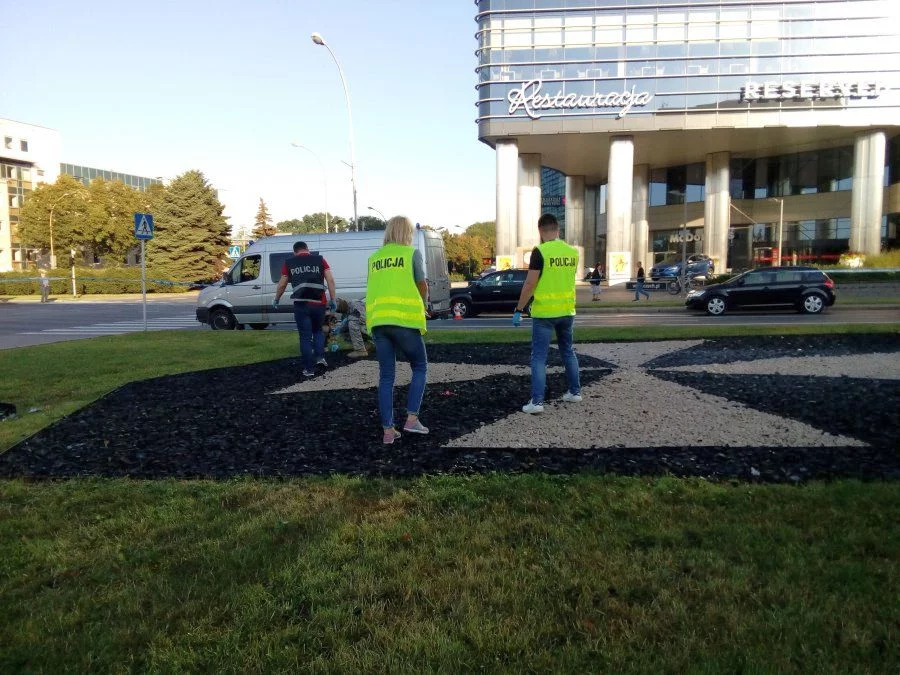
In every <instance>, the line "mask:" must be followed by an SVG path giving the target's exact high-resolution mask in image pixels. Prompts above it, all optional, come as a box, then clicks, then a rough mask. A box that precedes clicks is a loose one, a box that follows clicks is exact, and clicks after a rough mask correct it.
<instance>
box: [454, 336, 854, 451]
mask: <svg viewBox="0 0 900 675" xmlns="http://www.w3.org/2000/svg"><path fill="white" fill-rule="evenodd" d="M702 342H703V341H702V340H680V341H669V342H632V343H610V344H582V345H578V346H577V351H578V353H579V354H585V355H588V356H593V357H596V358H599V359H603V360H605V361H609V362H611V363H614V364H616V365H617V366H618V367H619V370H617V371H615V372H613V373H612V374H611V375H609V376H608V377H606V378H604V379H603V380H601V381H600V382H598V383H596V384H593V385H590V386H587V387H585V388H584V389H583V390H582V395H583V396H584V400H583V401H582V402H581V403H563V402H562V401H548V402H545V405H544V412H543V413H541V414H538V415H529V414H527V413H521V412H519V413H515V414H513V415H510V416H508V417H506V418H504V419H502V420H499V421H497V422H495V423H493V424H490V425H485V426H483V427H482V428H481V429H479V430H477V431H475V432H473V433H470V434H467V435H465V436H463V437H460V438H457V439H454V440H453V441H451V442H450V443H449V444H448V445H449V446H451V447H509V448H534V447H538V448H590V447H596V448H609V447H650V446H652V447H679V446H691V445H721V446H729V447H744V446H764V447H794V446H798V445H807V446H839V445H848V446H864V445H865V443H863V442H861V441H858V440H856V439H854V438H850V437H847V436H836V435H833V434H829V433H827V432H825V431H822V430H821V429H816V428H815V427H812V426H810V425H808V424H804V423H803V422H799V421H797V420H793V419H788V418H783V417H778V416H777V415H772V414H769V413H765V412H760V411H758V410H754V409H753V408H750V407H747V406H745V405H743V404H741V403H737V402H735V401H729V400H728V399H724V398H721V397H718V396H713V395H711V394H706V393H703V392H700V391H697V390H695V389H691V388H690V387H685V386H683V385H680V384H676V383H674V382H667V381H665V380H660V379H657V378H655V377H653V376H652V375H649V374H647V372H646V371H645V370H644V369H643V368H642V367H641V366H642V365H643V364H645V363H648V362H649V361H651V360H652V359H655V358H656V357H658V356H661V355H663V354H667V353H669V352H674V351H679V350H682V349H688V348H690V347H694V346H696V345H699V344H701V343H702ZM773 360H774V359H773ZM704 368H706V367H704ZM527 398H528V392H527V391H524V392H522V399H523V400H522V404H523V405H524V404H525V403H526V402H527V401H526V399H527Z"/></svg>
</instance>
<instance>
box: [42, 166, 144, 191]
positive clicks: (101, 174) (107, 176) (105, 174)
mask: <svg viewBox="0 0 900 675" xmlns="http://www.w3.org/2000/svg"><path fill="white" fill-rule="evenodd" d="M59 172H60V173H61V174H63V173H64V174H66V175H69V176H72V177H73V178H77V179H78V180H80V181H81V182H82V183H84V185H85V187H87V186H88V185H90V183H91V181H92V180H94V179H96V178H100V179H102V180H105V181H113V180H117V181H120V182H122V183H125V185H127V186H128V187H132V188H134V189H135V190H139V191H141V192H146V191H147V188H149V187H150V186H151V185H153V184H154V183H157V184H160V185H162V180H160V179H158V178H147V177H145V176H133V175H131V174H128V173H120V172H118V171H108V170H106V169H94V168H92V167H89V166H78V165H77V164H60V165H59Z"/></svg>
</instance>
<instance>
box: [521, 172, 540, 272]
mask: <svg viewBox="0 0 900 675" xmlns="http://www.w3.org/2000/svg"><path fill="white" fill-rule="evenodd" d="M518 176H519V178H518V181H519V197H518V211H517V215H516V220H517V227H516V229H517V232H518V236H517V238H516V248H518V249H520V250H521V253H520V252H519V251H517V252H516V253H517V256H521V255H522V254H523V253H525V252H528V251H531V249H533V248H534V247H535V246H537V245H538V244H540V243H541V241H540V239H541V238H540V235H538V228H537V224H538V219H539V218H540V217H541V156H540V155H537V154H525V155H519V172H518ZM523 263H524V260H523V259H522V257H517V258H516V265H517V266H521V265H523Z"/></svg>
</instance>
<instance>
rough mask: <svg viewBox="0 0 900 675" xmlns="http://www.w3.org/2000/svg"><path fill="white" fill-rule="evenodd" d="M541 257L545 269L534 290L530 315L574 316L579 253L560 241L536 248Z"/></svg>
mask: <svg viewBox="0 0 900 675" xmlns="http://www.w3.org/2000/svg"><path fill="white" fill-rule="evenodd" d="M537 248H538V251H540V252H541V256H543V258H544V269H543V270H542V271H541V278H540V280H539V281H538V283H537V286H536V287H535V289H534V302H532V303H531V316H533V317H535V318H536V319H553V318H556V317H559V316H574V315H575V274H576V272H577V270H578V251H577V249H574V248H572V247H571V246H569V245H568V244H567V243H566V242H564V241H561V240H559V239H554V240H553V241H548V242H544V243H543V244H541V245H540V246H538V247H537Z"/></svg>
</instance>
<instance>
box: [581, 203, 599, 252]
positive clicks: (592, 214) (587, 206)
mask: <svg viewBox="0 0 900 675" xmlns="http://www.w3.org/2000/svg"><path fill="white" fill-rule="evenodd" d="M598 192H599V189H598V188H597V187H596V186H594V185H591V186H585V188H584V264H585V266H586V267H593V266H594V265H595V264H596V263H597V262H598V261H597V198H598V196H599V195H598Z"/></svg>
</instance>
